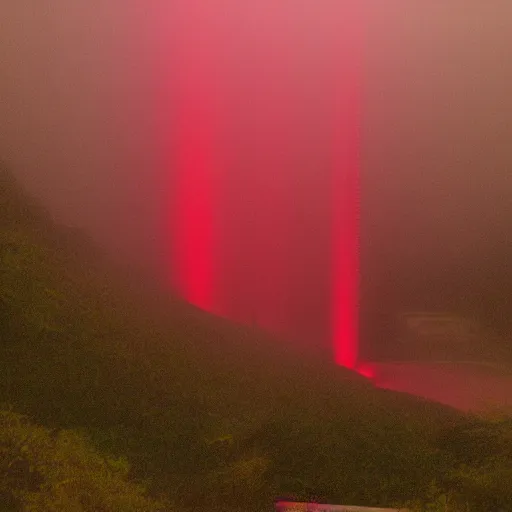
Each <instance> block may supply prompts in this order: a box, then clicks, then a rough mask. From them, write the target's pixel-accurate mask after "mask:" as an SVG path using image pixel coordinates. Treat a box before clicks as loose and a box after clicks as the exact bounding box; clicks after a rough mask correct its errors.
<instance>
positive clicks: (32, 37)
mask: <svg viewBox="0 0 512 512" xmlns="http://www.w3.org/2000/svg"><path fill="white" fill-rule="evenodd" d="M4 4H5V5H3V6H2V7H1V8H0V11H1V12H0V119H1V120H2V124H3V129H2V130H1V132H0V157H1V158H3V159H4V160H5V161H6V163H7V165H8V166H9V167H10V168H11V169H12V171H13V172H14V173H15V174H16V175H17V176H18V177H19V178H20V180H21V181H22V182H23V184H25V185H26V187H27V189H28V190H29V191H30V192H31V193H32V194H34V195H35V196H37V197H38V198H40V200H41V201H42V202H43V203H44V204H45V205H46V206H47V207H48V208H49V210H50V211H51V213H52V214H53V215H54V216H55V218H56V219H57V220H58V221H60V222H62V223H64V224H68V225H72V226H80V227H84V228H86V229H87V230H88V231H90V233H91V234H92V235H93V237H94V238H95V239H96V240H97V241H98V243H99V244H100V245H101V246H102V247H104V248H105V250H106V251H107V253H108V254H110V255H112V256H113V258H114V259H115V260H116V261H118V262H119V263H122V264H123V265H136V266H142V267H144V268H149V269H151V270H152V271H153V272H154V273H157V274H158V275H160V276H162V278H165V279H167V276H168V273H169V268H168V266H169V265H170V264H171V263H170V260H169V256H168V251H169V244H170V243H171V242H170V240H169V238H171V236H170V233H169V232H168V229H169V219H168V216H169V214H170V206H169V205H170V204H172V201H176V198H175V197H174V196H173V194H172V192H173V187H177V184H176V181H175V180H174V175H173V174H172V169H173V165H174V164H175V156H176V147H177V145H176V141H177V140H178V139H177V137H178V136H177V134H176V132H175V128H176V122H175V121H176V119H178V118H179V115H180V112H179V108H180V106H182V105H183V104H184V103H183V101H184V100H183V98H181V99H180V100H179V101H177V98H179V94H180V92H179V91H180V90H188V91H189V92H190V87H187V86H185V87H183V84H181V85H180V80H181V79H182V78H183V76H184V75H183V72H182V71H183V67H182V66H183V61H181V60H180V59H184V60H185V63H187V62H191V61H194V59H192V56H194V58H198V55H199V57H200V59H202V60H201V62H203V63H206V64H208V65H211V68H208V67H207V66H206V67H205V66H202V67H201V68H200V69H197V70H194V69H191V70H189V71H188V74H185V76H193V74H194V73H198V75H197V81H196V82H195V83H196V84H199V85H198V89H197V90H196V91H194V93H195V97H196V98H203V99H204V98H206V97H211V98H215V101H216V102H217V103H215V102H214V103H210V104H208V105H207V106H205V105H203V106H200V107H198V109H199V110H200V111H201V112H203V113H204V112H205V109H206V110H207V109H213V111H214V112H215V115H212V116H211V117H210V118H209V119H210V121H211V123H213V124H211V125H206V124H205V123H200V125H201V127H202V128H201V129H204V130H212V133H213V132H214V133H215V137H216V139H215V151H214V152H213V154H214V157H212V158H215V160H214V161H215V166H217V168H218V169H222V170H223V172H224V174H223V176H224V179H225V183H226V184H225V185H223V186H222V187H219V190H221V191H222V194H225V195H226V197H229V199H226V200H224V201H222V200H219V203H218V204H220V205H221V206H222V208H224V210H222V208H221V210H222V215H224V217H226V218H228V217H229V218H230V219H231V220H230V227H229V230H230V231H229V236H227V235H226V236H227V238H229V243H228V242H226V244H227V245H225V246H224V247H229V250H228V251H225V253H224V256H223V257H222V262H223V265H225V266H226V267H229V268H230V269H231V272H230V273H229V276H230V279H231V282H230V283H225V282H224V283H222V285H223V287H224V288H226V287H228V288H229V289H230V290H239V289H240V288H245V289H250V290H251V293H249V294H245V295H243V294H241V295H239V296H237V295H236V293H235V292H233V294H234V296H235V297H239V298H241V297H245V299H246V300H247V301H248V302H249V304H244V303H243V301H242V300H241V299H240V300H236V301H233V302H234V304H231V305H230V306H229V307H230V311H231V312H233V314H232V316H234V317H235V318H237V319H241V320H243V321H245V322H249V323H250V322H252V321H253V322H255V323H258V322H259V321H260V320H261V319H259V318H257V316H258V315H257V313H255V314H254V315H255V316H256V318H251V314H248V311H249V312H250V311H252V310H253V309H254V310H255V311H258V307H257V306H256V305H255V304H254V302H257V303H261V302H262V301H263V302H265V301H269V300H270V301H271V304H272V307H271V308H270V310H271V312H272V314H274V315H275V318H267V319H263V320H261V321H262V322H263V323H264V324H269V325H272V324H279V323H280V322H282V321H283V320H282V319H281V318H279V314H286V315H288V316H289V317H290V316H292V317H294V318H301V319H302V320H301V322H299V323H298V324H296V325H295V331H300V334H301V335H307V336H308V337H313V338H314V337H317V338H318V339H321V340H322V341H321V342H322V343H325V339H326V337H327V334H326V333H325V332H324V330H325V323H326V317H327V315H328V308H329V305H328V299H327V298H326V297H327V295H328V292H327V291H326V290H327V288H328V286H329V276H330V274H329V272H328V270H327V269H328V267H329V259H330V258H331V252H330V249H329V241H328V240H329V233H330V229H331V226H330V224H329V222H330V221H329V219H330V210H329V208H330V205H329V202H328V201H326V199H325V198H326V194H328V193H329V187H330V181H329V180H330V174H329V172H330V170H329V169H330V165H331V164H330V162H331V160H332V145H333V140H332V127H333V123H334V122H335V121H334V119H333V109H334V108H335V107H334V105H335V102H334V101H333V98H335V97H336V94H337V92H339V90H343V85H342V84H343V83H344V82H343V80H340V73H341V72H343V69H349V68H347V65H346V63H347V62H351V66H353V64H354V62H353V61H355V60H357V62H358V63H359V65H360V67H361V69H360V73H361V75H360V76H361V91H360V92H361V94H360V109H361V114H360V130H361V132H360V133H361V137H360V148H361V151H360V155H361V279H362V282H361V306H362V327H363V331H362V341H363V344H364V346H365V347H366V350H367V351H369V352H370V353H374V354H375V353H378V352H383V351H384V352H385V347H386V343H387V340H388V338H389V336H390V333H391V332H392V329H393V321H394V320H393V319H394V317H395V316H396V314H397V313H399V312H401V311H406V310H415V309H418V310H423V309H426V310H441V311H454V312H457V313H460V314H463V315H469V316H473V317H477V318H479V319H481V321H483V322H487V323H492V324H494V325H495V327H499V328H501V329H503V330H506V329H507V328H508V327H509V325H508V324H509V320H508V318H512V307H511V306H510V305H509V298H508V297H509V295H510V292H511V290H512V273H511V272H510V269H509V268H508V265H507V262H508V260H509V259H510V256H512V254H511V253H512V250H511V248H510V242H509V240H508V233H509V231H510V227H511V224H512V206H511V203H510V200H509V195H510V191H511V190H512V174H511V173H510V167H511V164H512V145H510V143H509V136H510V131H511V122H512V99H511V96H510V94H509V91H510V89H511V87H512V59H510V47H511V40H510V33H511V31H510V25H511V24H512V6H511V5H510V3H509V2H506V1H496V2H492V3H490V2H488V3H485V2H481V1H476V0H475V1H468V0H466V1H455V0H454V1H450V2H444V3H442V4H441V3H432V2H427V1H423V2H415V3H411V2H407V1H405V0H402V1H390V2H385V3H384V2H368V5H367V6H366V9H365V14H364V23H363V24H362V25H361V27H364V31H363V32H362V34H364V44H363V46H362V48H363V49H362V51H361V52H360V53H359V52H358V53H357V56H354V55H352V54H351V51H350V48H351V47H350V45H349V42H350V41H352V39H350V38H349V37H346V38H344V37H345V36H344V35H343V34H346V33H349V32H350V30H352V25H351V24H350V23H349V22H347V21H346V20H349V19H350V16H349V15H348V14H347V13H348V12H350V7H347V5H348V4H347V5H345V3H344V2H338V1H335V0H324V1H320V2H319V1H316V2H313V1H311V2H301V3H300V4H301V5H300V6H297V3H296V2H291V1H287V2H282V3H279V6H277V4H278V3H277V2H275V1H274V2H270V1H269V2H243V3H240V2H236V1H235V0H230V1H228V0H222V1H219V2H211V3H208V6H207V7H206V6H203V5H201V6H200V8H199V7H198V6H199V4H200V3H198V2H190V5H192V4H197V5H196V9H198V10H197V12H196V13H195V18H194V19H195V23H196V24H195V25H194V26H195V29H196V30H195V32H192V33H191V30H189V29H190V28H191V27H187V26H184V25H183V24H180V23H179V20H180V19H184V18H180V16H182V14H183V13H181V12H180V7H181V2H167V3H166V2H155V3H150V4H149V3H148V5H143V4H141V3H140V2H132V1H128V2H120V1H109V2H100V3H94V4H91V3H90V2H74V3H72V4H71V3H69V2H65V1H64V0H62V1H58V0H54V1H53V2H49V3H34V2H30V1H28V0H20V1H17V2H4ZM345 18H346V19H345ZM188 19H190V18H188ZM343 19H345V22H344V23H343V22H342V21H340V20H343ZM340 31H341V33H342V35H340ZM187 38H188V39H187ZM347 45H348V46H347ZM187 55H188V56H189V57H190V59H187ZM344 66H345V67H344ZM350 69H352V67H350ZM179 70H181V71H179ZM205 70H206V71H205ZM201 73H208V80H210V81H209V82H208V87H209V91H210V92H211V90H215V91H216V93H215V94H214V95H210V96H208V95H207V94H206V93H205V92H204V91H205V89H203V88H204V87H206V85H205V82H204V81H203V79H204V76H202V75H201ZM189 85H190V84H189ZM180 87H181V89H180ZM338 87H339V88H340V89H338ZM208 94H209V93H208ZM188 120H189V122H191V121H193V120H191V119H190V118H188ZM203 120H204V118H203ZM269 180H272V183H273V185H272V187H270V188H269V187H268V182H269ZM283 191H285V192H286V193H285V192H283ZM272 194H274V195H272ZM284 197H286V198H287V199H288V203H283V202H282V199H283V198H284ZM215 211H220V210H219V209H216V210H215ZM276 212H279V213H280V214H282V215H276ZM255 217H258V219H260V220H259V221H258V222H260V223H263V224H265V223H266V224H267V225H268V230H267V233H269V232H272V233H273V236H264V233H265V230H261V229H260V230H255V232H254V233H255V234H256V235H257V236H255V237H252V236H250V233H249V234H248V226H249V227H250V226H251V219H253V218H255ZM258 236H259V237H260V238H258ZM239 240H244V241H245V243H244V244H238V243H237V241H239ZM286 244H288V245H286ZM241 247H242V248H241ZM293 250H295V251H297V252H300V255H299V254H297V257H296V258H290V254H291V252H292V251H293ZM238 251H243V252H244V254H240V253H239V252H238ZM269 255H272V256H269ZM251 258H252V260H251ZM254 260H255V261H257V262H259V263H258V265H259V264H260V263H261V261H265V265H266V267H258V265H256V263H254ZM250 261H253V263H252V264H248V265H249V267H247V264H246V262H250ZM251 265H253V266H251ZM271 267H272V268H273V269H274V270H272V272H271V275H272V276H274V275H276V272H277V271H276V270H275V269H276V268H278V267H279V269H281V275H282V279H283V282H284V281H286V283H287V284H286V286H284V285H283V286H282V287H281V288H279V287H278V286H277V285H278V283H275V282H270V283H269V282H267V281H265V276H261V275H254V269H255V268H271ZM223 275H227V274H223ZM265 287H266V288H265ZM279 289H281V290H282V292H283V296H281V297H279V296H277V295H276V293H275V291H276V290H279ZM233 294H232V295H233ZM269 297H271V299H270V298H269ZM297 297H301V298H300V300H299V299H297ZM285 306H286V308H288V309H287V310H286V311H285ZM236 308H238V310H237V309H236ZM498 324H499V325H498ZM294 334H296V335H298V334H299V333H298V332H295V333H294ZM378 347H380V350H377V348H378Z"/></svg>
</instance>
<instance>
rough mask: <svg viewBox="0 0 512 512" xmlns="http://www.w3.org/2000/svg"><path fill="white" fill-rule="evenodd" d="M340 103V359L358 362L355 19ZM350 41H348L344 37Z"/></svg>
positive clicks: (336, 269) (336, 291) (336, 288)
mask: <svg viewBox="0 0 512 512" xmlns="http://www.w3.org/2000/svg"><path fill="white" fill-rule="evenodd" d="M353 21H354V25H353V26H352V27H351V28H352V31H351V32H352V33H351V34H350V40H349V42H350V46H349V48H350V53H348V52H346V51H345V53H344V54H343V55H344V66H343V70H342V72H340V75H339V78H338V83H339V95H338V98H337V103H336V109H335V112H336V120H335V123H336V127H335V130H334V134H335V138H334V172H333V176H334V178H333V194H334V195H333V222H332V225H333V235H332V236H333V296H332V321H333V325H332V332H333V345H334V359H335V362H336V363H338V364H340V365H342V366H346V367H347V368H355V367H356V365H357V362H358V352H359V167H360V154H359V152H360V117H361V113H360V103H361V58H362V55H361V53H360V47H361V44H360V43H361V40H360V39H361V32H362V30H361V28H360V27H359V25H360V23H358V21H360V20H358V19H354V20H353ZM343 43H344V47H345V48H346V47H347V41H346V40H345V41H343Z"/></svg>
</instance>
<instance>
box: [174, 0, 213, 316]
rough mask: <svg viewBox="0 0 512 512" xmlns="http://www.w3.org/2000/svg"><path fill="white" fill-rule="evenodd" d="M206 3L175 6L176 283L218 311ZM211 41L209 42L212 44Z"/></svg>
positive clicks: (202, 304) (195, 299)
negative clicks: (216, 306)
mask: <svg viewBox="0 0 512 512" xmlns="http://www.w3.org/2000/svg"><path fill="white" fill-rule="evenodd" d="M201 4H202V2H198V1H196V0H186V1H184V0H180V1H178V2H176V4H175V9H174V14H175V16H176V20H175V22H174V24H173V29H174V30H175V33H174V34H173V35H172V37H173V40H174V53H175V69H174V74H173V76H172V77H171V81H172V83H173V89H174V98H173V108H174V110H175V111H174V120H173V123H174V127H175V129H174V143H173V144H172V151H173V152H174V166H173V167H174V168H173V169H170V172H172V173H173V175H174V176H175V178H174V180H173V183H172V187H173V191H172V192H173V195H174V201H173V202H172V211H171V228H170V229H171V235H172V258H171V259H172V263H171V265H172V277H173V282H174V285H175V286H176V287H177V288H178V292H179V293H180V295H181V296H182V297H183V298H184V299H185V300H187V301H188V302H190V303H192V304H194V305H196V306H198V307H200V308H202V309H205V310H208V311H214V310H215V271H216V270H215V264H216V261H215V260H216V255H215V183H216V169H217V167H218V156H219V155H218V147H217V144H216V135H217V134H216V129H217V126H216V118H217V115H216V114H217V113H216V108H215V107H216V96H215V92H216V91H215V85H214V78H213V77H214V76H215V74H214V69H213V55H212V53H213V52H212V48H211V45H210V42H211V41H210V38H211V27H210V26H209V23H208V20H207V18H205V9H204V8H203V6H202V5H201ZM209 36H210V38H209Z"/></svg>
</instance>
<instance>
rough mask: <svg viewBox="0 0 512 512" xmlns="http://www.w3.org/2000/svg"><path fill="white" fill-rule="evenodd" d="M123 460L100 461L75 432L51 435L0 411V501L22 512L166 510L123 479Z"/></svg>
mask: <svg viewBox="0 0 512 512" xmlns="http://www.w3.org/2000/svg"><path fill="white" fill-rule="evenodd" d="M128 474H129V466H128V464H127V462H126V461H125V460H124V459H114V458H110V457H104V456H102V455H100V454H99V453H98V452H96V451H95V450H94V449H93V447H92V446H91V444H90V443H89V442H88V441H87V440H86V439H85V438H84V437H83V436H82V435H80V434H79V433H77V432H76V431H72V430H59V431H52V430H50V429H47V428H44V427H42V426H39V425H35V424H33V423H31V422H30V421H29V420H28V419H27V418H26V417H24V416H22V415H20V414H16V413H14V412H12V411H10V410H2V411H0V500H1V501H2V502H3V503H5V504H8V505H9V506H11V507H12V508H14V509H16V510H21V511H24V512H39V511H41V512H42V511H45V512H53V511H54V512H58V511H62V512H70V511H77V512H86V511H91V512H109V511H111V512H118V511H120V510H123V511H127V512H128V511H133V512H136V511H140V512H151V511H155V512H156V511H163V510H169V508H168V506H167V505H165V504H164V503H159V502H157V501H155V500H152V499H150V498H148V497H146V496H145V489H144V488H143V487H142V486H141V485H138V484H135V483H133V482H131V481H130V480H129V479H128Z"/></svg>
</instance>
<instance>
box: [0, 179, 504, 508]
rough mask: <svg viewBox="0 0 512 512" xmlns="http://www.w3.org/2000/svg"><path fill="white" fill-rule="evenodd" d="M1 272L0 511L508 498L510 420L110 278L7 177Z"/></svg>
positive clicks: (500, 503) (481, 504)
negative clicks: (460, 407)
mask: <svg viewBox="0 0 512 512" xmlns="http://www.w3.org/2000/svg"><path fill="white" fill-rule="evenodd" d="M0 271H1V277H0V326H1V327H0V402H3V403H5V404H6V405H5V407H4V408H3V409H4V411H3V412H2V413H1V414H0V499H3V500H4V502H5V504H6V505H5V507H6V510H9V508H8V507H11V508H10V509H12V510H34V511H37V510H41V511H42V510H84V511H88V510H90V511H93V510H95V511H98V510H105V511H109V510H134V511H135V510H141V511H142V510H144V511H145V510H161V509H162V507H163V509H165V510H169V509H171V506H170V505H169V503H171V502H172V504H173V507H174V509H175V510H184V511H186V510H210V511H217V510H218V511H221V510H222V511H224V510H226V511H227V510H230V511H237V510H240V511H242V510H243V511H248V512H250V511H252V510H254V511H260V510H270V509H271V503H272V500H273V499H274V497H276V496H286V497H288V498H293V499H296V500H313V499H316V500H321V501H327V502H332V503H351V504H355V505H357V504H361V505H368V506H371V505H375V506H386V505H404V504H408V505H409V506H411V507H413V506H414V507H417V508H419V509H422V508H423V509H425V510H427V508H425V507H427V506H428V507H430V508H428V510H454V511H455V510H458V511H462V510H464V511H466V510H467V511H482V510H485V511H489V512H491V511H492V510H498V509H499V507H501V510H512V508H511V504H512V494H511V490H510V488H509V485H508V482H509V481H511V479H512V442H511V441H512V422H511V420H510V419H509V418H507V417H506V416H502V417H497V418H494V419H489V418H487V419H482V418H476V417H468V416H464V415H462V414H459V413H458V412H456V411H453V410H451V409H449V408H446V407H442V406H440V405H436V404H431V403H428V402H426V401H423V400H419V399H415V398H412V397H408V396H405V395H401V394H398V393H392V392H385V391H380V390H376V389H374V388H373V387H372V386H371V385H370V384H369V383H367V382H366V381H365V380H364V379H362V378H359V377H358V376H357V375H355V374H352V373H351V372H348V371H345V370H343V369H340V368H336V367H334V366H332V367H331V366H329V365H327V364H326V363H325V362H320V361H317V359H315V357H312V355H311V354H308V356H307V357H305V356H304V355H303V354H301V353H300V352H298V351H294V350H292V349H291V348H290V347H286V346H284V345H283V344H277V343H275V342H273V340H270V339H268V338H267V337H266V336H264V335H262V334H260V333H256V332H252V331H249V330H247V329H244V328H242V327H239V326H235V325H231V324H229V323H227V322H224V321H222V320H219V319H215V318H212V317H210V316H209V315H206V314H203V313H201V312H198V311H196V310H194V309H193V308H190V307H187V306H186V305H183V304H180V303H179V302H177V301H172V300H170V299H168V298H166V297H165V294H163V293H162V292H161V291H160V290H158V289H156V288H154V289H149V288H148V287H146V286H142V285H141V286H139V287H138V288H137V289H135V288H134V287H128V286H126V285H123V284H120V283H119V282H117V281H116V280H115V279H114V278H113V277H112V274H109V273H108V272H106V271H105V268H104V265H103V264H102V263H101V259H100V258H99V257H98V254H97V251H95V250H94V249H93V246H92V244H91V243H90V242H89V241H88V240H87V239H86V237H84V235H82V234H81V233H79V232H76V231H70V230H66V229H64V228H62V227H58V226H55V225H54V224H53V223H52V221H51V219H49V217H48V215H47V214H46V213H45V212H44V211H43V210H42V209H41V208H39V207H38V205H37V204H35V203H33V202H31V201H30V200H29V199H28V198H27V197H25V195H24V194H23V192H22V191H21V190H20V188H19V187H18V185H17V184H16V183H15V181H14V180H13V179H12V178H11V176H10V175H8V174H7V173H2V174H0ZM7 404H9V405H7ZM20 414H21V415H27V416H20ZM27 440H28V441H27ZM13 461H17V462H16V464H18V465H19V467H20V468H21V469H20V470H19V471H18V470H17V469H16V471H15V469H13V468H16V467H18V466H16V464H14V465H13ZM125 461H127V462H125ZM27 468H28V469H27ZM31 470H32V471H31ZM142 484H143V485H142ZM146 490H147V492H148V493H149V496H151V497H148V495H147V494H146ZM91 494H93V495H94V496H95V498H96V499H97V501H96V502H94V503H91V502H90V501H89V500H88V499H87V498H86V497H87V496H89V495H91ZM120 503H122V506H121V505H119V504H120ZM448 506H449V507H450V508H448V509H447V507H448ZM59 507H60V508H59ZM109 507H110V508H109ZM507 507H508V508H507Z"/></svg>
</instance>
